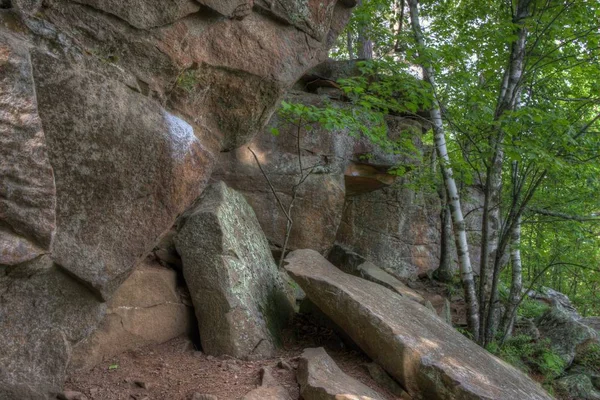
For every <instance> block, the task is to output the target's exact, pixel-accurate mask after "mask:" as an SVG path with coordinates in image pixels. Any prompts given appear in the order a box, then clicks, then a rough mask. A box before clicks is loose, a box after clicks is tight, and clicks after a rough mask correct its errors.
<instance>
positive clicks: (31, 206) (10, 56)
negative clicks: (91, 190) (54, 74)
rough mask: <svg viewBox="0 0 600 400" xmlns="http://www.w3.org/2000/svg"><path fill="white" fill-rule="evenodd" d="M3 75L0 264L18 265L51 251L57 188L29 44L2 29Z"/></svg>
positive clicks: (0, 61) (0, 63) (0, 96)
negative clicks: (39, 112)
mask: <svg viewBox="0 0 600 400" xmlns="http://www.w3.org/2000/svg"><path fill="white" fill-rule="evenodd" d="M0 72H1V74H0V110H1V111H2V112H1V113H0V265H1V264H4V265H15V264H20V263H22V262H25V261H29V260H31V259H33V258H35V257H37V256H39V255H41V254H43V253H46V252H48V251H49V250H50V246H51V244H52V239H53V237H54V231H55V229H56V214H55V208H56V188H55V185H54V172H53V170H52V166H51V165H50V161H49V159H48V153H47V149H46V138H45V135H44V130H43V129H42V121H41V120H40V118H39V115H38V112H37V98H36V94H35V85H34V81H33V75H32V66H31V59H30V57H29V48H28V44H27V43H26V41H25V40H24V39H23V38H22V37H19V36H18V35H16V34H14V33H11V32H6V31H2V30H0Z"/></svg>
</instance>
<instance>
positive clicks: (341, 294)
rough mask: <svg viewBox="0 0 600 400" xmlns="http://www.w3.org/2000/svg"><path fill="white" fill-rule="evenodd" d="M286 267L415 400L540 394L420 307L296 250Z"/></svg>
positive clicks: (535, 396)
mask: <svg viewBox="0 0 600 400" xmlns="http://www.w3.org/2000/svg"><path fill="white" fill-rule="evenodd" d="M287 261H288V263H289V264H288V265H287V267H286V269H287V270H288V272H289V273H290V274H291V276H292V277H293V278H294V280H296V282H297V283H298V284H299V285H300V286H301V287H302V288H303V289H304V291H305V292H306V294H307V296H308V297H309V298H310V299H311V300H312V301H314V302H315V304H317V306H318V307H319V308H320V309H321V310H323V312H325V313H326V314H327V315H328V316H329V317H330V318H331V319H332V320H333V321H334V322H335V323H337V324H338V325H339V326H340V327H341V328H342V329H344V330H345V331H346V332H347V333H348V335H349V336H350V337H351V338H352V339H353V340H354V341H355V342H356V344H358V345H359V346H360V347H361V348H362V349H363V350H364V351H365V353H367V355H369V356H370V357H371V358H372V359H373V360H374V361H375V362H377V363H378V364H379V365H381V366H382V367H384V368H385V369H386V371H387V372H388V373H389V374H390V375H391V376H393V377H394V378H395V379H397V380H398V382H400V384H401V385H402V386H403V387H405V388H406V390H407V391H408V392H409V394H410V395H411V396H412V397H413V398H415V399H433V400H435V399H450V398H451V399H457V400H460V399H536V400H537V399H544V400H549V399H551V397H550V396H549V395H548V394H547V393H546V392H544V390H543V389H542V388H541V387H540V386H539V385H538V384H537V383H535V382H533V381H532V380H531V379H530V378H528V377H527V376H526V375H524V374H523V373H521V372H519V371H518V370H516V369H515V368H513V367H512V366H510V365H508V364H506V363H504V362H503V361H501V360H499V359H497V358H496V357H494V356H492V355H491V354H489V353H488V352H486V351H485V350H484V349H482V348H481V347H479V346H477V345H476V344H475V343H473V342H471V341H470V340H468V339H467V338H465V337H464V336H462V335H461V334H460V333H458V332H456V331H455V330H453V329H451V328H449V327H448V325H447V324H446V323H444V322H443V321H442V320H440V319H439V318H438V317H437V316H435V315H432V314H431V313H429V312H428V311H427V310H426V309H425V307H423V306H422V305H420V304H417V303H416V302H414V301H410V300H408V299H405V298H403V297H401V296H398V295H397V294H396V293H394V292H392V291H391V290H388V289H386V288H383V287H381V286H380V285H377V284H375V283H373V282H369V281H366V280H364V279H360V278H357V277H354V276H351V275H348V274H345V273H343V272H342V271H340V270H339V269H337V268H335V267H334V266H333V265H331V264H330V263H329V262H327V260H325V259H324V258H323V257H322V256H320V255H319V254H318V253H316V252H314V251H311V250H298V251H294V252H292V253H291V254H290V255H289V256H288V257H287Z"/></svg>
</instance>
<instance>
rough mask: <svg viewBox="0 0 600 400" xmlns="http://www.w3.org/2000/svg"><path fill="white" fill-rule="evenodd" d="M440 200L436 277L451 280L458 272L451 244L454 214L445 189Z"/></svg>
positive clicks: (440, 279) (446, 280)
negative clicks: (438, 258)
mask: <svg viewBox="0 0 600 400" xmlns="http://www.w3.org/2000/svg"><path fill="white" fill-rule="evenodd" d="M440 200H441V205H442V207H441V210H440V223H441V229H440V231H441V235H440V236H441V238H440V265H439V267H438V269H437V270H436V271H435V277H436V278H437V280H439V281H442V282H451V281H452V278H454V274H455V273H456V270H455V269H454V260H453V257H452V246H450V243H451V242H452V216H451V215H450V207H448V202H447V201H446V196H445V195H444V192H443V191H442V193H440Z"/></svg>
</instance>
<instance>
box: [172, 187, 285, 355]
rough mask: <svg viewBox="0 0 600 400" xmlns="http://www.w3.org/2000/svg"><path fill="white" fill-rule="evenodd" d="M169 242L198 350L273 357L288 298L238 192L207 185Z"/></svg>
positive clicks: (257, 227) (247, 208)
mask: <svg viewBox="0 0 600 400" xmlns="http://www.w3.org/2000/svg"><path fill="white" fill-rule="evenodd" d="M175 245H176V247H177V250H178V252H179V254H181V259H182V261H183V274H184V277H185V281H186V283H187V285H188V288H189V290H190V295H191V298H192V301H193V303H194V308H195V311H196V316H197V317H198V322H199V328H200V339H201V342H202V348H203V350H204V352H205V353H206V354H210V355H223V354H226V355H230V356H233V357H237V358H249V359H255V358H264V357H269V356H272V355H273V354H274V350H275V347H276V346H277V344H278V342H279V339H280V337H279V334H280V331H281V329H282V328H283V327H284V326H285V324H286V323H287V321H288V320H289V318H290V317H291V315H292V313H293V301H294V298H293V295H292V294H291V293H290V290H289V289H288V283H287V282H286V280H285V277H284V276H283V275H282V273H281V272H280V271H279V270H278V268H277V265H276V264H275V261H274V260H273V256H272V255H271V252H270V250H269V246H268V243H267V240H266V238H265V236H264V234H263V233H262V231H261V229H260V225H259V224H258V221H257V219H256V215H255V214H254V211H253V210H252V208H251V207H250V206H249V205H248V203H247V202H246V200H245V199H244V197H243V196H242V195H241V194H239V193H237V192H236V191H234V190H233V189H230V188H228V187H227V186H226V185H225V184H224V183H223V182H218V183H215V184H212V185H211V186H209V187H208V188H207V189H206V190H205V192H204V193H203V195H202V197H201V198H200V199H199V202H198V204H197V205H196V206H195V207H193V208H192V209H190V210H189V211H188V212H187V213H186V215H184V216H183V221H182V226H181V227H180V229H179V232H178V234H177V236H176V237H175Z"/></svg>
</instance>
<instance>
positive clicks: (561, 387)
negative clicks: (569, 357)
mask: <svg viewBox="0 0 600 400" xmlns="http://www.w3.org/2000/svg"><path fill="white" fill-rule="evenodd" d="M555 386H556V389H557V391H558V392H559V393H560V394H562V395H566V396H568V398H571V399H579V400H600V391H598V390H596V388H594V386H593V385H592V381H591V379H590V377H589V376H587V375H583V374H574V375H567V376H565V377H563V378H560V379H558V380H557V381H556V383H555Z"/></svg>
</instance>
